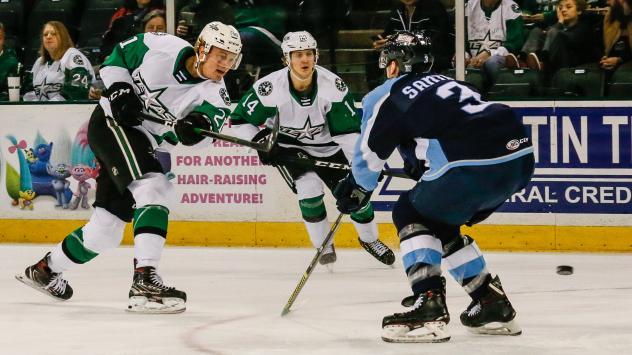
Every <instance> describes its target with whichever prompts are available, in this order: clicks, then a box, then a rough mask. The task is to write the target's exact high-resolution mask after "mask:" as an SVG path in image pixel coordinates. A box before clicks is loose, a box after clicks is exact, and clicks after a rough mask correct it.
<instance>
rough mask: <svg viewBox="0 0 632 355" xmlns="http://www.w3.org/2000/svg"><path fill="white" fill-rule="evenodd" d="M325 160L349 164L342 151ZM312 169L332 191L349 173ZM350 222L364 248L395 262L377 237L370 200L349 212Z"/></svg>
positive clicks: (388, 249) (375, 256) (374, 254)
mask: <svg viewBox="0 0 632 355" xmlns="http://www.w3.org/2000/svg"><path fill="white" fill-rule="evenodd" d="M321 159H322V158H321ZM326 160H327V161H331V162H334V163H339V164H344V165H346V164H349V162H348V160H347V158H346V157H345V155H344V154H343V153H342V151H338V152H337V153H336V154H334V155H333V156H331V157H327V158H326ZM314 171H315V172H316V174H318V177H319V178H320V179H321V180H322V181H323V182H324V183H325V184H326V185H327V187H328V188H329V190H330V191H333V189H334V188H335V187H336V185H337V184H338V182H340V180H342V179H344V178H345V176H347V174H348V173H349V172H348V171H347V170H338V169H330V168H322V167H315V168H314ZM351 222H352V223H353V226H354V227H355V230H356V232H357V233H358V241H359V242H360V245H361V246H362V247H363V248H364V250H366V251H367V252H368V253H369V254H371V255H372V256H373V257H374V258H376V259H377V260H379V261H380V262H382V263H384V264H386V265H392V264H393V263H394V262H395V254H394V253H393V251H392V250H391V249H390V248H389V247H388V246H387V245H386V244H384V243H383V242H382V241H381V240H380V239H379V238H378V230H377V224H376V223H375V212H374V211H373V205H372V204H371V203H370V202H369V203H367V204H366V206H364V207H363V208H362V209H360V210H359V211H357V212H353V213H351Z"/></svg>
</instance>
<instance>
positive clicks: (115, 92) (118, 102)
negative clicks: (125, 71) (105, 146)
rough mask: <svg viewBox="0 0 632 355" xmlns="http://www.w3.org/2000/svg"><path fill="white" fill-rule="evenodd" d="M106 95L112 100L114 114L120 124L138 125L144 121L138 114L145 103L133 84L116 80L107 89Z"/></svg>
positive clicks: (115, 119)
mask: <svg viewBox="0 0 632 355" xmlns="http://www.w3.org/2000/svg"><path fill="white" fill-rule="evenodd" d="M105 95H106V97H107V98H108V100H109V101H110V109H111V110H112V116H113V118H114V121H116V123H117V124H118V125H120V126H138V125H140V124H141V123H143V119H142V118H140V117H139V115H138V113H139V112H140V111H141V110H142V109H143V104H142V103H141V102H140V100H139V99H138V96H136V93H135V92H134V88H133V87H132V85H131V84H129V83H126V82H122V81H119V82H115V83H113V84H112V85H111V86H110V87H109V88H108V89H107V90H106V92H105Z"/></svg>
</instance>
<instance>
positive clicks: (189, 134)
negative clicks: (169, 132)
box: [174, 111, 212, 146]
mask: <svg viewBox="0 0 632 355" xmlns="http://www.w3.org/2000/svg"><path fill="white" fill-rule="evenodd" d="M195 128H200V129H203V130H206V131H210V130H212V126H211V121H210V120H209V119H208V118H207V117H206V116H205V115H204V114H202V113H200V112H196V111H193V112H191V113H189V114H188V115H186V116H185V117H184V118H182V119H179V120H178V121H177V122H176V125H175V127H174V130H175V131H176V135H177V136H178V139H179V140H180V143H182V144H184V145H187V146H191V145H196V144H198V143H200V142H201V141H202V140H204V136H201V135H199V134H198V133H197V132H195Z"/></svg>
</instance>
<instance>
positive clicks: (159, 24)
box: [143, 10, 167, 33]
mask: <svg viewBox="0 0 632 355" xmlns="http://www.w3.org/2000/svg"><path fill="white" fill-rule="evenodd" d="M143 32H163V33H166V32H167V17H166V15H165V12H164V11H163V10H152V11H150V12H149V13H148V14H147V15H145V17H143Z"/></svg>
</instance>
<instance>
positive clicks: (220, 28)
mask: <svg viewBox="0 0 632 355" xmlns="http://www.w3.org/2000/svg"><path fill="white" fill-rule="evenodd" d="M200 47H202V48H203V49H204V55H203V56H202V58H199V61H200V62H203V61H205V60H206V55H207V54H208V52H210V51H211V48H212V47H217V48H221V49H224V50H227V51H229V52H231V53H235V54H237V60H235V63H234V64H233V67H232V69H237V67H239V63H240V62H241V47H242V45H241V38H240V37H239V32H238V31H237V29H236V28H235V27H234V26H231V25H225V24H223V23H221V22H219V21H213V22H211V23H209V24H207V25H206V26H204V28H203V29H202V32H200V35H199V36H198V38H197V40H196V41H195V46H193V48H195V54H199V51H200Z"/></svg>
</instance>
